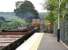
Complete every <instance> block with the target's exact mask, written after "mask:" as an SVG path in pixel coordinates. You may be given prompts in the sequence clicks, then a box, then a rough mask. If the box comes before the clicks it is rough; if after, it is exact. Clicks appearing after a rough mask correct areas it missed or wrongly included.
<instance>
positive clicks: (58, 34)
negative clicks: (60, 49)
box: [57, 0, 61, 42]
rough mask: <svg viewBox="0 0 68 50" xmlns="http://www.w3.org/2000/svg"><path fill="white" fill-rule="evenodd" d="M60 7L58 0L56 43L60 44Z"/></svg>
mask: <svg viewBox="0 0 68 50" xmlns="http://www.w3.org/2000/svg"><path fill="white" fill-rule="evenodd" d="M60 5H61V0H59V7H58V29H57V41H58V42H60Z"/></svg>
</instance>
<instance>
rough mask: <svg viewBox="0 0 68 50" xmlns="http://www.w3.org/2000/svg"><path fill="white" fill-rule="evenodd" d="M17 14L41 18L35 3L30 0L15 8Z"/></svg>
mask: <svg viewBox="0 0 68 50" xmlns="http://www.w3.org/2000/svg"><path fill="white" fill-rule="evenodd" d="M14 12H15V13H16V15H17V16H19V17H21V18H26V19H27V18H31V19H32V18H39V17H38V12H37V11H36V10H35V8H34V6H33V4H32V3H31V2H30V1H25V2H23V3H22V4H21V5H20V6H19V8H16V9H15V10H14Z"/></svg>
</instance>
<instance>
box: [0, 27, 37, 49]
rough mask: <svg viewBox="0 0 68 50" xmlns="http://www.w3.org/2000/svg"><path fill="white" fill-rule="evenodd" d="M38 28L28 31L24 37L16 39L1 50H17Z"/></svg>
mask: <svg viewBox="0 0 68 50" xmlns="http://www.w3.org/2000/svg"><path fill="white" fill-rule="evenodd" d="M36 30H37V29H34V28H33V29H31V30H30V31H28V32H27V33H26V34H25V35H24V36H23V37H21V38H20V39H18V40H16V41H14V42H13V43H11V44H9V45H8V46H6V47H4V48H2V49H1V50H15V49H16V48H17V47H19V46H20V45H21V44H22V43H24V42H25V41H26V40H27V39H28V38H29V37H30V36H32V35H33V34H34V33H35V32H36Z"/></svg>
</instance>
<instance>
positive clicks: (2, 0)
mask: <svg viewBox="0 0 68 50" xmlns="http://www.w3.org/2000/svg"><path fill="white" fill-rule="evenodd" d="M16 1H24V0H0V12H13V11H14V8H15V2H16ZM29 1H31V2H32V3H33V4H34V6H35V8H36V10H38V11H39V12H42V11H44V10H43V6H42V5H41V4H42V3H44V0H29ZM45 11H46V10H45Z"/></svg>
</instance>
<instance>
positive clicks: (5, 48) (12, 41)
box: [0, 28, 36, 50]
mask: <svg viewBox="0 0 68 50" xmlns="http://www.w3.org/2000/svg"><path fill="white" fill-rule="evenodd" d="M35 32H36V29H34V28H28V29H24V31H22V32H20V31H19V33H21V34H18V32H17V33H16V34H15V33H14V34H13V32H9V34H8V32H6V34H4V33H5V32H4V33H3V34H2V33H1V34H0V50H15V49H16V48H17V47H19V46H20V45H21V44H22V43H23V42H24V41H26V40H27V39H28V38H29V37H30V36H32V35H33V34H34V33H35ZM10 33H12V34H10Z"/></svg>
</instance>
